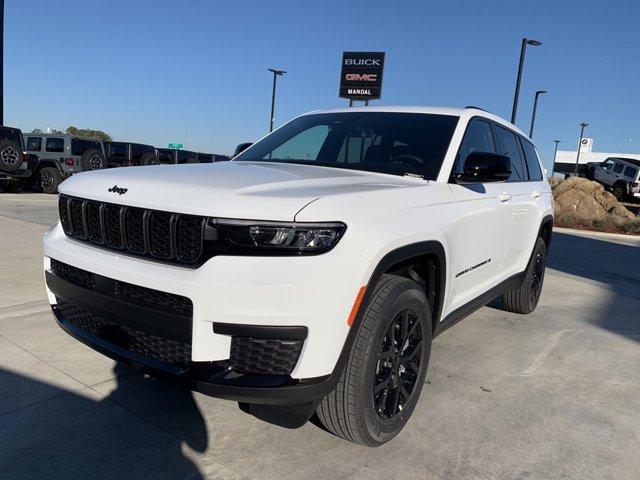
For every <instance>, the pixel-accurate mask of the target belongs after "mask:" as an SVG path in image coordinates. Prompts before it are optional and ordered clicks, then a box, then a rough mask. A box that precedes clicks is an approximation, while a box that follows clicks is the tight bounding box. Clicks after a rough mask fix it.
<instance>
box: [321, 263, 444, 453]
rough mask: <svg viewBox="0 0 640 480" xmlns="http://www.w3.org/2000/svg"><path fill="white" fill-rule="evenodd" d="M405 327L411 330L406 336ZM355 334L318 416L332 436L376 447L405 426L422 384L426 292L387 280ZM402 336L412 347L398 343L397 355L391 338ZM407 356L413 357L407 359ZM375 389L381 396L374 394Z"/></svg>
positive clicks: (427, 342) (427, 329) (427, 336)
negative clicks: (342, 369) (335, 383)
mask: <svg viewBox="0 0 640 480" xmlns="http://www.w3.org/2000/svg"><path fill="white" fill-rule="evenodd" d="M403 325H407V326H405V327H404V330H403V327H402V326H403ZM412 327H414V328H412ZM352 328H358V332H357V334H356V339H355V341H354V343H353V345H352V346H351V351H350V352H349V358H348V360H347V364H346V366H345V368H344V371H343V372H342V376H341V377H340V380H339V381H338V384H337V386H336V388H335V389H334V390H333V391H332V392H330V393H329V394H328V395H327V396H326V397H324V398H323V399H322V400H321V402H320V404H319V406H318V408H317V410H316V415H317V417H318V420H320V422H321V423H322V425H324V427H325V428H326V429H327V430H328V431H329V432H331V433H333V434H334V435H336V436H338V437H341V438H344V439H345V440H349V441H351V442H355V443H359V444H362V445H368V446H378V445H382V444H383V443H385V442H388V441H389V440H391V439H392V438H393V437H395V436H396V435H397V434H398V433H399V432H400V431H401V430H402V428H403V427H404V426H405V424H406V423H407V420H409V417H410V416H411V413H412V412H413V409H414V408H415V406H416V404H417V402H418V398H419V396H420V391H421V390H422V386H423V384H424V378H425V376H426V373H427V367H428V364H429V353H430V351H431V333H432V323H431V315H430V310H429V308H428V304H427V299H426V297H425V294H424V291H423V290H422V288H421V287H420V285H418V284H417V283H416V282H414V281H413V280H409V279H407V278H404V277H398V276H395V275H383V276H382V278H381V279H380V281H379V282H378V284H377V285H376V286H375V290H374V293H373V296H372V297H371V300H370V301H369V303H368V305H366V307H365V311H364V315H363V318H362V321H361V322H360V324H359V325H358V326H357V327H352ZM403 331H404V332H407V331H408V332H409V335H407V337H409V342H408V343H407V342H405V341H402V340H401V339H402V337H400V342H401V343H402V344H403V346H401V347H400V349H398V348H397V343H394V341H392V336H396V335H403V334H402V332H403ZM403 350H404V352H405V355H402V353H403ZM408 350H411V351H412V352H413V353H412V355H409V354H408V353H406V352H407V351H408ZM398 351H399V353H398ZM385 352H386V354H387V355H386V359H385V356H384V354H385ZM418 355H419V357H418ZM403 358H404V359H405V360H404V361H403V360H402V359H403ZM398 379H399V380H400V382H398ZM376 385H377V386H378V387H379V391H378V393H376V392H374V386H376ZM400 385H402V386H403V388H404V390H405V394H402V393H401V390H400ZM406 394H408V396H406ZM400 395H402V396H403V397H404V404H402V400H403V398H402V397H401V396H400ZM396 402H398V403H397V404H396ZM380 405H382V408H379V406H380Z"/></svg>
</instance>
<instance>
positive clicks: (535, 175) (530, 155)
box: [520, 137, 542, 181]
mask: <svg viewBox="0 0 640 480" xmlns="http://www.w3.org/2000/svg"><path fill="white" fill-rule="evenodd" d="M520 141H521V144H522V150H523V151H524V159H525V161H526V162H527V170H529V180H533V181H540V180H542V170H541V169H540V162H539V161H538V154H537V153H536V149H535V147H534V146H533V145H532V144H531V143H530V142H529V141H527V140H525V139H524V138H522V137H520Z"/></svg>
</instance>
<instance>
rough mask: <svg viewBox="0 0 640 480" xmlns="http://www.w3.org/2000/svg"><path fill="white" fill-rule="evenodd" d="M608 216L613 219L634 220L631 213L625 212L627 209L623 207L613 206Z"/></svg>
mask: <svg viewBox="0 0 640 480" xmlns="http://www.w3.org/2000/svg"><path fill="white" fill-rule="evenodd" d="M610 214H611V215H613V216H615V217H620V218H623V219H629V220H634V219H635V218H636V216H635V215H634V214H633V213H631V212H630V211H629V210H627V208H626V207H625V206H624V205H620V204H618V205H616V206H614V207H613V208H612V209H611V211H610Z"/></svg>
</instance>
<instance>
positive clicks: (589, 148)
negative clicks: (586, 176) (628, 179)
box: [553, 138, 640, 175]
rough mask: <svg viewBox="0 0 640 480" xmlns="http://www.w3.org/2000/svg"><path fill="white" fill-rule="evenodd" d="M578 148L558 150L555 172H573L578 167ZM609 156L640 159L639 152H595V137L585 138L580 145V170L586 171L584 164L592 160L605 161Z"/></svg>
mask: <svg viewBox="0 0 640 480" xmlns="http://www.w3.org/2000/svg"><path fill="white" fill-rule="evenodd" d="M577 156H578V152H577V151H576V150H573V151H568V150H558V152H557V154H556V158H555V162H554V168H553V172H554V173H558V174H562V175H564V174H568V173H573V172H574V171H575V168H576V158H577ZM609 157H617V158H635V159H637V160H640V154H639V153H616V152H594V151H593V138H583V139H582V144H581V145H580V159H579V161H578V172H583V171H584V166H585V165H586V164H587V163H590V162H604V161H605V160H606V159H607V158H609Z"/></svg>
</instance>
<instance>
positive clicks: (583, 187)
mask: <svg viewBox="0 0 640 480" xmlns="http://www.w3.org/2000/svg"><path fill="white" fill-rule="evenodd" d="M550 183H551V188H552V191H553V198H554V206H555V213H556V215H557V216H558V215H559V216H566V215H572V216H574V217H576V218H577V219H579V220H583V221H587V222H593V221H599V220H607V219H608V217H610V216H613V217H617V218H620V219H624V220H634V219H635V218H636V217H635V215H633V214H632V213H631V212H630V211H629V210H627V208H626V207H625V206H624V205H622V204H621V203H620V202H618V201H617V200H616V197H614V196H613V194H611V193H610V192H608V191H606V190H605V189H604V187H603V186H602V185H601V184H599V183H598V182H594V181H591V180H588V179H586V178H582V177H570V178H568V179H566V180H562V179H557V180H556V179H553V181H550Z"/></svg>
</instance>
